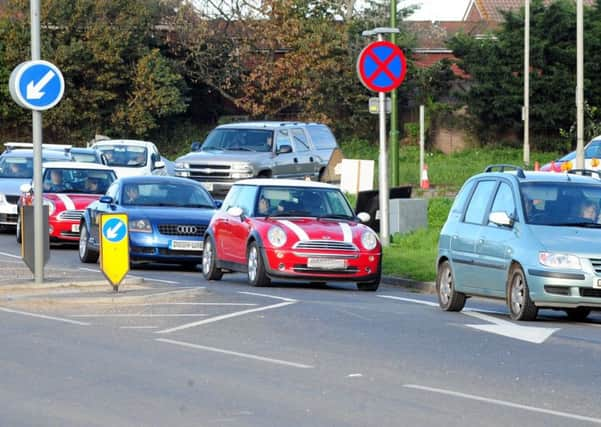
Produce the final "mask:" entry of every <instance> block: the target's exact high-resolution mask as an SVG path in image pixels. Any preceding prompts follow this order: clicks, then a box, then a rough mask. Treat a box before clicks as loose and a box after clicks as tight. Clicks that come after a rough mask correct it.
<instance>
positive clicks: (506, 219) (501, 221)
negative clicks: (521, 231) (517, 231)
mask: <svg viewBox="0 0 601 427" xmlns="http://www.w3.org/2000/svg"><path fill="white" fill-rule="evenodd" d="M488 220H489V221H490V222H492V223H493V224H497V225H500V226H502V227H512V226H513V219H512V218H511V217H510V216H509V215H507V212H502V211H501V212H491V213H490V215H489V216H488Z"/></svg>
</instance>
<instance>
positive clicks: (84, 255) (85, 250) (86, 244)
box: [78, 223, 98, 263]
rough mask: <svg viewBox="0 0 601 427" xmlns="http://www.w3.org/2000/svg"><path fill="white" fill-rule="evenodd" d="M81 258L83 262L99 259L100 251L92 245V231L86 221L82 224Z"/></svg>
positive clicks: (80, 239) (92, 261)
mask: <svg viewBox="0 0 601 427" xmlns="http://www.w3.org/2000/svg"><path fill="white" fill-rule="evenodd" d="M78 252H79V259H80V260H81V262H85V263H94V262H96V261H98V252H96V251H95V250H93V249H92V248H91V247H90V233H89V232H88V227H87V226H86V224H85V223H82V224H81V230H80V232H79V251H78Z"/></svg>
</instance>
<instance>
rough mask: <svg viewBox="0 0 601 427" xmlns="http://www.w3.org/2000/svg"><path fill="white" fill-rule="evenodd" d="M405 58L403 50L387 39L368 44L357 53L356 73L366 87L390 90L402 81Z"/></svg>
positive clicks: (405, 67) (382, 90)
mask: <svg viewBox="0 0 601 427" xmlns="http://www.w3.org/2000/svg"><path fill="white" fill-rule="evenodd" d="M406 72H407V59H406V58H405V54H404V53H403V51H402V50H401V49H400V48H399V47H398V46H397V45H395V44H393V43H391V42H389V41H377V42H373V43H370V44H368V45H367V46H366V47H365V48H364V49H363V50H362V51H361V53H360V54H359V59H358V60H357V74H359V80H361V83H363V85H364V86H365V87H367V88H368V89H371V90H373V91H375V92H390V91H392V90H394V89H396V88H397V87H399V86H400V85H401V83H403V80H404V79H405V73H406Z"/></svg>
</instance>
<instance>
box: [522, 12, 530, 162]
mask: <svg viewBox="0 0 601 427" xmlns="http://www.w3.org/2000/svg"><path fill="white" fill-rule="evenodd" d="M525 2H526V4H525V5H524V108H523V109H522V120H523V121H524V165H526V166H528V165H530V0H525Z"/></svg>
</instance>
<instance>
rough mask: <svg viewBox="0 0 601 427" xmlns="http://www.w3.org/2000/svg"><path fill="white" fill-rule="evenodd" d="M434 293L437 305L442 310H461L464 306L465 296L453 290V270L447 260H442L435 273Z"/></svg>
mask: <svg viewBox="0 0 601 427" xmlns="http://www.w3.org/2000/svg"><path fill="white" fill-rule="evenodd" d="M436 294H437V295H438V305H439V306H440V308H442V309H443V310H444V311H461V310H463V307H464V306H465V300H466V296H465V294H463V293H461V292H457V291H456V290H455V280H454V278H453V270H452V269H451V264H450V263H449V261H443V262H442V263H440V265H439V266H438V272H437V274H436Z"/></svg>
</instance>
